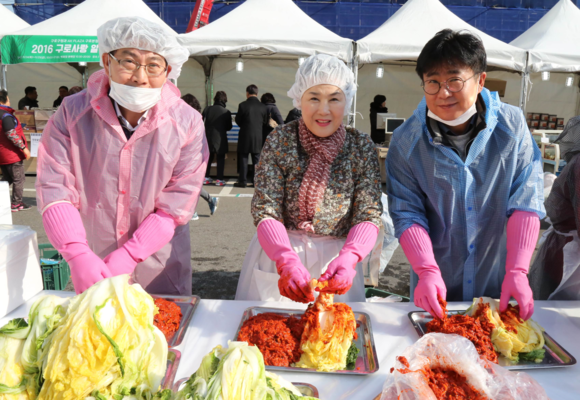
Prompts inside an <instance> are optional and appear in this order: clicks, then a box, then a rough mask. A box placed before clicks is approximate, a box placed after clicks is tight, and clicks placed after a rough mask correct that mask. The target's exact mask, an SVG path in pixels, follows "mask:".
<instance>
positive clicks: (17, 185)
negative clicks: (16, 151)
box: [1, 161, 25, 205]
mask: <svg viewBox="0 0 580 400" xmlns="http://www.w3.org/2000/svg"><path fill="white" fill-rule="evenodd" d="M1 167H2V180H3V181H7V182H8V184H9V185H14V186H13V187H12V199H11V202H12V205H18V204H20V203H22V194H23V193H24V179H25V175H24V162H23V161H18V162H16V163H14V164H6V165H2V166H1Z"/></svg>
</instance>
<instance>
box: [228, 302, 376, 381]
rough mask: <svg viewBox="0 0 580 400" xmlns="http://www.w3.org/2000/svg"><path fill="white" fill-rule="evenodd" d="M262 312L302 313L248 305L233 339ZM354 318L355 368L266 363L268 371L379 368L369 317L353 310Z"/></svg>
mask: <svg viewBox="0 0 580 400" xmlns="http://www.w3.org/2000/svg"><path fill="white" fill-rule="evenodd" d="M264 313H274V314H278V315H282V316H284V317H290V316H295V317H298V318H300V316H302V314H304V311H303V310H288V309H280V308H268V307H250V308H247V309H246V311H244V314H243V315H242V321H241V322H240V326H238V330H237V331H236V336H234V340H238V335H239V333H240V329H242V325H244V322H246V321H247V320H248V319H250V318H251V317H254V316H256V315H258V314H264ZM354 318H355V320H356V333H357V334H358V338H357V340H356V341H355V344H356V347H357V348H358V349H359V353H358V358H357V360H356V366H355V369H354V370H352V371H348V370H345V371H335V372H321V371H317V370H315V369H313V368H295V367H274V366H271V365H266V369H267V370H268V371H286V372H310V373H313V372H314V373H318V374H332V375H336V374H342V375H368V374H372V373H374V372H377V371H378V370H379V358H378V357H377V350H376V348H375V341H374V338H373V329H372V326H371V317H370V316H369V315H368V314H366V313H362V312H355V313H354Z"/></svg>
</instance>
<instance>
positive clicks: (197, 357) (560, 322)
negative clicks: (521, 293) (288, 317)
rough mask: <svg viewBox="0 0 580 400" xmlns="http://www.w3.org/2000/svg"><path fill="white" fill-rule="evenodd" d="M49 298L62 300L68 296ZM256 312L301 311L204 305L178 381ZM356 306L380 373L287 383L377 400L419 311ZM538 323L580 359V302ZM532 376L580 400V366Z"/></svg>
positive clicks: (542, 315) (546, 308)
mask: <svg viewBox="0 0 580 400" xmlns="http://www.w3.org/2000/svg"><path fill="white" fill-rule="evenodd" d="M45 293H49V294H60V295H62V294H63V293H66V292H45ZM33 302H34V299H33V300H30V301H28V302H27V303H26V304H24V305H23V306H22V307H20V308H18V309H16V310H14V311H13V312H12V313H11V314H10V315H8V316H6V317H4V318H3V319H1V320H0V326H2V325H3V324H5V323H6V322H7V321H8V320H9V319H12V318H17V317H23V316H26V315H27V313H28V309H29V308H30V306H31V304H32V303H33ZM468 305H469V304H467V303H452V304H450V305H449V309H450V310H453V309H465V308H466V307H467V306H468ZM253 306H266V307H278V308H296V309H299V308H300V305H298V304H297V305H296V307H288V306H287V305H285V304H279V303H259V302H245V301H226V300H202V301H201V303H200V305H199V307H198V308H197V310H196V312H195V314H194V316H193V318H192V320H191V323H190V326H189V329H188V332H187V335H186V336H185V338H184V341H183V344H182V345H181V346H179V347H178V348H177V349H178V350H179V351H181V362H180V365H179V369H178V371H177V375H176V378H175V379H176V381H177V380H179V379H181V378H184V377H188V376H189V375H191V374H192V373H193V372H195V371H196V370H197V368H198V367H199V364H200V362H201V359H202V357H203V356H204V355H205V354H207V353H208V352H209V351H210V350H211V349H212V348H213V347H215V346H217V345H218V344H221V345H222V346H224V345H226V344H227V341H228V340H231V339H233V336H234V335H235V333H236V329H237V328H238V325H239V323H240V319H241V317H242V313H243V312H244V310H245V309H246V308H248V307H253ZM350 306H351V307H352V309H353V310H354V311H361V312H366V313H367V314H369V315H370V316H371V321H372V328H373V332H374V339H375V345H376V349H377V354H378V358H379V365H380V369H379V371H377V372H376V373H374V374H372V375H368V376H361V377H358V376H352V375H340V376H336V377H335V376H331V375H326V374H312V373H281V375H282V376H284V378H286V379H288V380H290V381H292V382H307V383H310V384H312V385H314V386H316V387H317V388H318V391H319V392H320V398H321V399H324V400H341V399H353V400H372V399H373V398H374V397H375V396H376V395H377V394H379V393H380V392H381V389H382V386H383V382H384V380H385V376H386V374H387V373H388V372H389V370H390V368H391V367H393V366H394V362H395V357H396V356H397V355H399V354H400V353H401V352H402V351H403V350H404V349H405V348H406V347H407V346H410V345H412V344H413V343H414V342H415V341H416V340H417V338H418V336H417V333H416V332H415V329H414V328H413V326H412V325H411V323H410V321H409V318H408V317H407V314H408V313H409V312H410V311H415V310H417V308H416V307H415V306H414V305H413V304H410V303H399V304H392V303H387V304H380V303H352V304H350ZM533 318H534V320H536V321H537V322H538V323H540V324H541V325H542V326H543V327H544V328H545V329H546V331H547V332H548V333H549V334H550V335H551V336H552V337H553V338H554V340H556V341H557V342H558V343H559V344H560V345H561V346H562V347H564V348H565V349H566V350H568V351H569V352H570V353H571V354H572V355H573V356H574V357H576V358H578V359H580V301H551V302H547V301H538V302H536V306H535V312H534V317H533ZM529 374H530V375H531V376H532V377H533V378H534V379H536V380H537V381H538V382H539V383H540V384H541V385H542V386H543V387H544V389H546V392H547V393H548V396H550V398H551V399H552V400H568V399H569V400H578V399H580V364H578V365H575V366H573V367H566V368H554V369H544V370H533V371H531V372H529Z"/></svg>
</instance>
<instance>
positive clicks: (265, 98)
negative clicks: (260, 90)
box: [260, 93, 284, 143]
mask: <svg viewBox="0 0 580 400" xmlns="http://www.w3.org/2000/svg"><path fill="white" fill-rule="evenodd" d="M260 101H261V102H262V104H264V105H265V106H266V109H267V110H268V123H267V124H265V125H264V128H263V131H262V135H263V142H264V143H266V138H267V137H268V135H269V134H270V132H272V131H273V130H274V128H275V127H277V126H278V125H284V120H283V119H282V114H280V110H278V107H277V106H276V99H275V98H274V95H273V94H272V93H264V94H263V95H262V98H261V99H260Z"/></svg>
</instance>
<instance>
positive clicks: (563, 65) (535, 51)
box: [510, 0, 580, 72]
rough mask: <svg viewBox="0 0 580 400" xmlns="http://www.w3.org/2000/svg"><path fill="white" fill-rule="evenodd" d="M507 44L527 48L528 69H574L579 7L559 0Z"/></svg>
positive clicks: (578, 67) (579, 62)
mask: <svg viewBox="0 0 580 400" xmlns="http://www.w3.org/2000/svg"><path fill="white" fill-rule="evenodd" d="M510 44H511V45H513V46H517V47H520V48H522V49H524V50H528V51H529V53H530V58H529V62H528V70H529V71H530V72H542V71H559V72H578V71H580V9H578V7H576V6H575V5H574V4H573V3H572V1H570V0H560V1H559V2H558V3H557V4H556V5H555V6H554V7H552V9H551V10H550V11H549V12H548V13H547V14H546V15H544V16H543V17H542V19H540V20H539V21H538V22H536V23H535V24H534V25H533V26H532V27H531V28H530V29H528V30H527V31H525V32H524V33H522V34H521V35H520V36H518V37H517V38H516V39H515V40H514V41H512V42H511V43H510Z"/></svg>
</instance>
